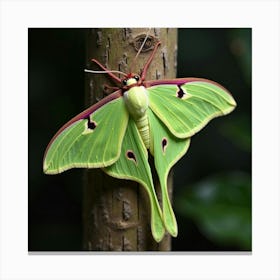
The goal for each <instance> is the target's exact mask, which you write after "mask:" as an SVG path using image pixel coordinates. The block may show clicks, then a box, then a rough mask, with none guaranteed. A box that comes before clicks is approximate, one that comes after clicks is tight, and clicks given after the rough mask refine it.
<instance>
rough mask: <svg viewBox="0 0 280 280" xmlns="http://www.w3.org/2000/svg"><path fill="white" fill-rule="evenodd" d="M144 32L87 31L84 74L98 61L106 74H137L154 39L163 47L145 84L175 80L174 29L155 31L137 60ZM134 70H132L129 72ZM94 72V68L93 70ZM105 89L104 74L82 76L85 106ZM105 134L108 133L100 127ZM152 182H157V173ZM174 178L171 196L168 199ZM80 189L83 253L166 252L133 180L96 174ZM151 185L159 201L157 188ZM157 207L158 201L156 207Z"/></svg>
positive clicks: (143, 195)
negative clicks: (157, 237)
mask: <svg viewBox="0 0 280 280" xmlns="http://www.w3.org/2000/svg"><path fill="white" fill-rule="evenodd" d="M147 31H148V29H143V28H133V29H131V28H117V29H109V28H108V29H91V30H89V32H88V35H87V57H86V59H87V60H86V61H87V69H92V68H93V67H94V66H93V65H92V64H91V63H90V60H91V58H95V59H97V60H98V61H99V62H101V63H102V64H103V65H105V66H106V67H107V68H109V69H110V70H120V71H122V72H125V73H128V72H130V71H133V72H136V73H139V71H140V70H141V69H142V68H143V66H144V64H145V62H146V61H147V59H148V57H149V55H150V54H151V50H152V49H153V46H154V44H155V43H156V42H157V40H160V41H161V43H162V44H161V47H160V48H159V50H158V51H157V53H156V56H155V58H154V60H153V61H152V63H151V65H150V67H149V70H148V73H147V77H146V80H152V79H153V80H154V79H165V78H174V77H175V76H176V54H177V52H176V51H177V30H176V29H168V28H162V29H161V28H155V29H152V30H151V31H150V33H149V34H150V37H149V38H148V40H147V41H146V43H145V46H144V48H143V50H142V52H141V54H140V55H139V56H138V58H137V60H136V62H135V65H132V61H133V59H134V57H135V55H136V53H137V51H138V49H139V47H140V46H141V44H142V42H143V40H144V38H145V36H146V34H147ZM130 67H132V68H133V69H130ZM94 69H95V70H96V69H97V68H96V66H95V67H94ZM104 84H106V85H112V86H115V84H112V81H111V80H110V77H109V76H108V75H106V74H87V75H86V105H87V106H89V105H91V104H93V103H95V102H97V101H99V100H100V99H102V98H103V97H104ZM104 129H105V130H106V128H104ZM153 177H155V178H156V176H155V174H154V175H153ZM171 177H172V176H169V179H168V180H169V184H168V187H169V192H170V196H171V194H172V178H171ZM84 185H85V187H84V209H83V220H84V249H85V250H94V251H170V250H171V238H170V236H169V235H168V234H166V235H165V237H164V239H163V240H162V241H161V242H160V243H157V242H156V241H154V239H153V237H152V234H151V230H150V205H149V200H148V196H147V194H146V192H145V189H144V188H143V187H142V186H141V185H139V184H137V183H135V182H132V181H126V180H119V179H115V178H112V177H110V176H108V175H106V174H105V173H104V172H102V171H101V170H99V169H90V170H87V171H86V173H85V184H84ZM155 186H156V190H157V194H158V197H159V200H160V192H159V184H158V182H157V179H155ZM160 203H161V202H160Z"/></svg>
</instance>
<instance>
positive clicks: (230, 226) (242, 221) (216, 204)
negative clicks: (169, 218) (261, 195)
mask: <svg viewBox="0 0 280 280" xmlns="http://www.w3.org/2000/svg"><path fill="white" fill-rule="evenodd" d="M177 199H178V203H177V210H178V212H180V213H181V214H182V215H183V216H185V217H188V218H190V219H192V220H193V221H194V223H195V224H196V225H197V226H198V227H199V229H200V230H201V232H202V233H203V234H204V235H205V236H207V238H208V239H210V240H212V241H213V242H215V243H217V244H222V245H225V244H226V245H233V246H238V247H240V249H242V250H251V232H252V231H251V179H250V176H249V175H248V174H246V173H230V174H222V175H217V176H213V177H211V178H208V179H205V180H203V181H201V182H199V183H197V184H195V185H192V186H189V187H188V189H187V190H186V191H185V192H184V193H183V194H180V196H179V197H178V198H177Z"/></svg>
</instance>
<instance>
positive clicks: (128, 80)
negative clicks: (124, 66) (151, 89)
mask: <svg viewBox="0 0 280 280" xmlns="http://www.w3.org/2000/svg"><path fill="white" fill-rule="evenodd" d="M121 83H122V86H123V88H124V89H129V88H131V87H133V86H137V85H140V84H141V83H142V81H141V77H140V76H139V75H138V74H133V73H130V74H127V75H126V76H125V78H123V79H122V81H121Z"/></svg>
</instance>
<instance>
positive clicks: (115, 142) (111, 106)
mask: <svg viewBox="0 0 280 280" xmlns="http://www.w3.org/2000/svg"><path fill="white" fill-rule="evenodd" d="M128 118H129V116H128V112H127V110H126V108H125V104H124V101H123V98H121V97H120V95H119V93H117V94H113V95H110V96H108V97H107V98H105V99H103V100H102V101H100V102H99V103H97V104H95V105H93V106H92V107H90V108H89V109H87V110H85V111H84V112H82V113H81V114H79V115H78V116H76V117H75V118H73V119H72V120H70V121H69V122H68V123H67V124H66V125H65V126H63V127H62V128H61V129H60V130H59V131H58V133H57V134H56V135H55V136H54V138H53V139H52V140H51V142H50V144H49V145H48V147H47V149H46V152H45V157H44V164H43V165H44V166H43V169H44V172H45V173H46V174H57V173H61V172H63V171H65V170H67V169H70V168H73V167H81V168H100V167H105V166H108V165H110V164H113V163H114V162H115V161H116V160H117V159H118V158H119V156H120V151H121V144H122V140H123V137H124V134H125V130H126V127H127V123H128Z"/></svg>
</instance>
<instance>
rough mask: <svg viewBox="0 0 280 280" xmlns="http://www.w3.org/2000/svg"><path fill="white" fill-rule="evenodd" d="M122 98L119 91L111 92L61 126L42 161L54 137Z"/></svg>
mask: <svg viewBox="0 0 280 280" xmlns="http://www.w3.org/2000/svg"><path fill="white" fill-rule="evenodd" d="M120 97H122V91H121V90H117V91H115V92H113V93H112V94H110V95H108V96H107V97H105V98H103V99H101V100H100V101H99V102H97V103H96V104H93V105H92V106H90V107H89V108H87V109H86V110H84V111H83V112H81V113H80V114H78V115H77V116H75V117H74V118H72V119H71V120H70V121H68V122H67V123H66V124H65V125H63V126H62V127H61V128H60V129H59V130H58V132H57V133H56V134H55V135H54V136H53V138H52V139H51V141H50V142H49V144H48V146H47V148H46V150H45V154H44V160H45V157H46V154H47V152H48V150H49V147H50V146H51V144H52V143H53V141H54V140H55V139H56V137H57V136H58V135H59V134H60V133H61V132H62V131H63V130H64V129H65V128H67V127H69V126H70V125H71V124H72V123H74V122H76V121H79V120H82V119H86V118H87V117H88V116H89V115H91V114H92V113H93V112H95V111H96V110H97V109H99V108H101V107H102V106H104V105H105V104H107V103H109V102H111V101H112V100H115V99H118V98H120Z"/></svg>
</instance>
